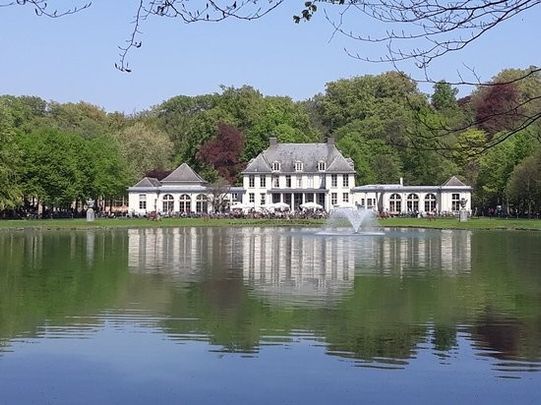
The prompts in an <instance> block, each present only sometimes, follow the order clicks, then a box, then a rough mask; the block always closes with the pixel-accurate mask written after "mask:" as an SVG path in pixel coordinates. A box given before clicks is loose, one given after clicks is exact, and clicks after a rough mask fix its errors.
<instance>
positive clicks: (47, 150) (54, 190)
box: [19, 128, 89, 208]
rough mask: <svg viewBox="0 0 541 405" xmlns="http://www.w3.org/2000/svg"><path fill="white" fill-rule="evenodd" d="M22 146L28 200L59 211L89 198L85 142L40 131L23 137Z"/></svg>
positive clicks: (72, 137)
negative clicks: (30, 199)
mask: <svg viewBox="0 0 541 405" xmlns="http://www.w3.org/2000/svg"><path fill="white" fill-rule="evenodd" d="M19 142H20V145H21V149H22V152H23V162H22V165H21V167H22V174H21V178H22V187H23V192H24V194H25V196H31V197H36V198H38V199H39V201H40V202H43V203H44V204H45V205H48V206H49V207H52V206H54V207H59V208H64V207H67V206H69V205H70V204H71V203H72V202H73V201H75V200H76V199H79V198H85V197H86V196H85V192H84V191H85V185H84V181H85V175H84V172H83V171H82V170H81V168H82V167H83V166H85V164H88V162H89V159H88V155H87V152H88V150H87V148H86V145H85V144H84V142H83V139H82V138H80V137H78V136H74V135H71V134H66V133H63V132H60V131H58V130H55V129H43V128H40V129H36V130H34V131H32V132H31V133H29V134H22V135H21V136H20V140H19Z"/></svg>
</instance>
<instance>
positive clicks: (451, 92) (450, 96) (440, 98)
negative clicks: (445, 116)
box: [430, 81, 458, 111]
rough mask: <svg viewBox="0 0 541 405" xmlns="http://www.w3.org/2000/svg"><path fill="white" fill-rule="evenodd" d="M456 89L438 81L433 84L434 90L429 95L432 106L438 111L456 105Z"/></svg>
mask: <svg viewBox="0 0 541 405" xmlns="http://www.w3.org/2000/svg"><path fill="white" fill-rule="evenodd" d="M457 94H458V89H456V88H453V87H452V86H451V85H450V84H449V83H446V82H444V81H439V82H437V83H436V84H434V92H433V93H432V96H430V102H431V104H432V107H434V108H435V109H436V110H438V111H449V110H453V109H456V108H457V107H458V104H457V100H456V95H457Z"/></svg>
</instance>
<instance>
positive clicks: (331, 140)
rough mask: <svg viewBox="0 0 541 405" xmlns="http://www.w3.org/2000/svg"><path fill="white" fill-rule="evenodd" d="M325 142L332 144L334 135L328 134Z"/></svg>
mask: <svg viewBox="0 0 541 405" xmlns="http://www.w3.org/2000/svg"><path fill="white" fill-rule="evenodd" d="M327 144H328V145H334V137H332V136H329V137H328V138H327Z"/></svg>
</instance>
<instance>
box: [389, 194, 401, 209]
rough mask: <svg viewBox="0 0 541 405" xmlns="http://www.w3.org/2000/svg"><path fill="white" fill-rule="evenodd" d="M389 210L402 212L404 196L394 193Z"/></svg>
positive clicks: (390, 199)
mask: <svg viewBox="0 0 541 405" xmlns="http://www.w3.org/2000/svg"><path fill="white" fill-rule="evenodd" d="M389 211H391V212H402V197H400V194H396V193H395V194H392V195H391V198H389Z"/></svg>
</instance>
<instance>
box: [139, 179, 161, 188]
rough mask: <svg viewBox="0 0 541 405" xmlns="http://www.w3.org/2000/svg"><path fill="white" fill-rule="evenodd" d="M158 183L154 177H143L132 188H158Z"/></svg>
mask: <svg viewBox="0 0 541 405" xmlns="http://www.w3.org/2000/svg"><path fill="white" fill-rule="evenodd" d="M159 186H160V181H159V180H158V179H155V178H154V177H143V178H142V179H141V180H139V182H138V183H137V184H136V185H135V186H133V187H159Z"/></svg>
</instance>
